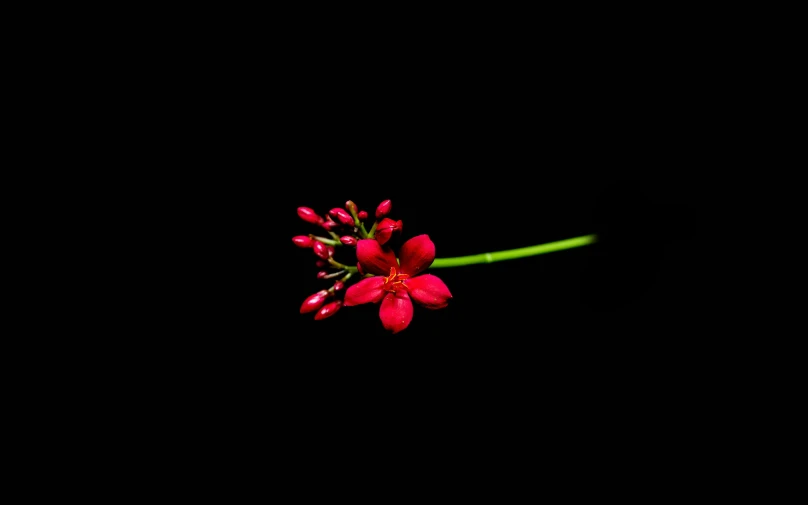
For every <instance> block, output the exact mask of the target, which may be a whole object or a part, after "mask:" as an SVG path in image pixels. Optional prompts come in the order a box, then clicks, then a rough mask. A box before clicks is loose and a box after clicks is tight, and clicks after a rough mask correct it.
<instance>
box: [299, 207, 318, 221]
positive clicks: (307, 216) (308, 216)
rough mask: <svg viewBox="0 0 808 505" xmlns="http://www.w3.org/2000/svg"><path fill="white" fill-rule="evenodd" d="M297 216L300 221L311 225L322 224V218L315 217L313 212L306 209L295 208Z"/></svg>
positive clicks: (315, 214)
mask: <svg viewBox="0 0 808 505" xmlns="http://www.w3.org/2000/svg"><path fill="white" fill-rule="evenodd" d="M297 215H298V216H300V219H302V220H303V221H306V222H308V223H312V224H320V223H322V222H323V218H322V217H320V216H319V215H317V213H316V212H314V210H312V209H310V208H308V207H298V208H297Z"/></svg>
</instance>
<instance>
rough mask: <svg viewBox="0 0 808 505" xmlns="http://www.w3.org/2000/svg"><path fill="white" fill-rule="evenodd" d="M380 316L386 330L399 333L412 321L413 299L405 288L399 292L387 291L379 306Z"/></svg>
mask: <svg viewBox="0 0 808 505" xmlns="http://www.w3.org/2000/svg"><path fill="white" fill-rule="evenodd" d="M379 318H380V319H381V320H382V325H383V326H384V328H385V329H386V330H389V331H392V332H393V333H398V332H400V331H401V330H403V329H405V328H406V327H407V326H409V325H410V321H412V301H411V300H410V297H409V295H408V294H407V292H406V291H404V290H403V289H402V290H400V291H398V292H397V293H387V296H385V297H384V299H383V300H382V305H381V307H380V308H379Z"/></svg>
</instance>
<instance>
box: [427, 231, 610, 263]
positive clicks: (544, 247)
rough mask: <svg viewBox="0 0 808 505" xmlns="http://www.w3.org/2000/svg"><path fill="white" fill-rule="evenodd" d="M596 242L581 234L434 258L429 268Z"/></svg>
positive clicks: (556, 249)
mask: <svg viewBox="0 0 808 505" xmlns="http://www.w3.org/2000/svg"><path fill="white" fill-rule="evenodd" d="M595 242H597V235H583V236H581V237H575V238H568V239H566V240H559V241H557V242H548V243H546V244H539V245H533V246H529V247H520V248H519V249H509V250H507V251H496V252H490V253H482V254H472V255H471V256H458V257H455V258H435V261H433V262H432V265H431V266H430V267H429V268H448V267H460V266H465V265H477V264H482V263H494V262H496V261H505V260H513V259H518V258H527V257H528V256H538V255H539V254H546V253H549V252H554V251H563V250H565V249H572V248H574V247H581V246H584V245H589V244H594V243H595Z"/></svg>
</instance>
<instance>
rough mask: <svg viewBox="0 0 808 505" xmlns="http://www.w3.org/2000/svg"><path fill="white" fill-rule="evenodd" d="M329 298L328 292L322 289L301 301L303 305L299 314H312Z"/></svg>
mask: <svg viewBox="0 0 808 505" xmlns="http://www.w3.org/2000/svg"><path fill="white" fill-rule="evenodd" d="M329 296H331V295H330V294H329V293H328V290H326V289H323V290H321V291H318V292H316V293H314V294H313V295H311V296H310V297H308V298H306V299H305V300H303V305H301V306H300V313H301V314H305V313H307V312H313V311H315V310H317V309H319V308H320V307H322V306H323V303H325V301H326V300H327V299H328V297H329Z"/></svg>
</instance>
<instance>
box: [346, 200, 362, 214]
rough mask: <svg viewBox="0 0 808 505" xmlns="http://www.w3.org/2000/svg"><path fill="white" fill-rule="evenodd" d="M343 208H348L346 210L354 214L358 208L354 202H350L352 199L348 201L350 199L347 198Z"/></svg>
mask: <svg viewBox="0 0 808 505" xmlns="http://www.w3.org/2000/svg"><path fill="white" fill-rule="evenodd" d="M345 208H346V209H348V211H349V212H352V213H354V214H356V213H357V211H358V210H359V209H358V208H357V206H356V204H355V203H353V202H352V201H350V200H348V201H347V202H345Z"/></svg>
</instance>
